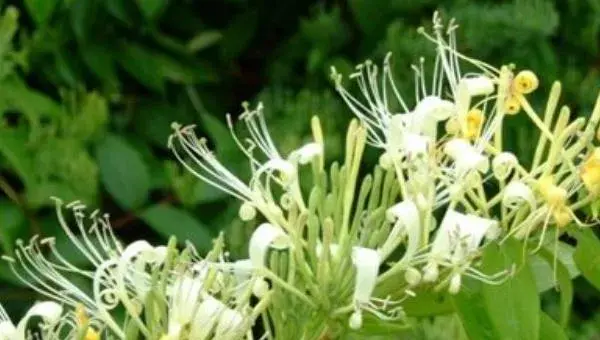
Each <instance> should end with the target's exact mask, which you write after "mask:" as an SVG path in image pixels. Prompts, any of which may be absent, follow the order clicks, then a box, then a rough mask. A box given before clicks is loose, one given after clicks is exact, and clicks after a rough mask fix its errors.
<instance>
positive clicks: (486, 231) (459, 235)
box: [430, 210, 498, 263]
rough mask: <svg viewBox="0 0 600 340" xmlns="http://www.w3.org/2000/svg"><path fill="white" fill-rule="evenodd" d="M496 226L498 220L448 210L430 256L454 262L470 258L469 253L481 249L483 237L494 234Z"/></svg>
mask: <svg viewBox="0 0 600 340" xmlns="http://www.w3.org/2000/svg"><path fill="white" fill-rule="evenodd" d="M496 228H498V222H497V221H496V220H492V219H487V218H482V217H479V216H475V215H470V214H468V215H467V214H462V213H459V212H456V211H454V210H448V211H447V212H446V215H445V216H444V219H443V220H442V223H441V225H440V228H439V230H438V231H437V234H436V237H435V240H434V241H433V244H432V246H431V252H430V256H431V257H432V258H435V259H441V260H448V261H451V262H452V263H456V262H461V261H463V260H468V259H469V255H471V254H472V253H473V252H476V251H477V250H478V249H479V245H480V244H481V241H482V240H483V238H484V237H485V236H486V235H490V234H493V232H494V229H496Z"/></svg>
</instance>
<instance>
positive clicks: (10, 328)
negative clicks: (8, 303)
mask: <svg viewBox="0 0 600 340" xmlns="http://www.w3.org/2000/svg"><path fill="white" fill-rule="evenodd" d="M14 339H18V336H17V329H16V328H15V326H14V325H13V324H12V322H10V321H2V322H0V340H14Z"/></svg>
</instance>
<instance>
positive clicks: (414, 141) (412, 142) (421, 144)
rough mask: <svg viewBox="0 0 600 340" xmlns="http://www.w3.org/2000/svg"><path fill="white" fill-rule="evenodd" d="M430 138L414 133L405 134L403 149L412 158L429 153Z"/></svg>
mask: <svg viewBox="0 0 600 340" xmlns="http://www.w3.org/2000/svg"><path fill="white" fill-rule="evenodd" d="M429 144H430V139H429V138H427V137H426V136H421V135H418V134H414V133H409V134H406V135H404V139H403V141H402V151H404V153H406V155H407V156H408V157H410V158H415V157H420V156H425V155H427V153H428V151H429Z"/></svg>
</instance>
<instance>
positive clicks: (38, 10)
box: [25, 0, 85, 26]
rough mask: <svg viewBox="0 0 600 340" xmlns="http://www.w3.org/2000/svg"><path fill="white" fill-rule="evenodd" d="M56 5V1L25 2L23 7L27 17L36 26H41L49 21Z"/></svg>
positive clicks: (33, 0)
mask: <svg viewBox="0 0 600 340" xmlns="http://www.w3.org/2000/svg"><path fill="white" fill-rule="evenodd" d="M82 2H85V1H82ZM57 3H58V0H25V7H26V8H27V12H29V15H31V17H32V18H33V21H35V23H36V24H37V25H38V26H43V25H45V24H46V23H47V22H48V20H49V19H50V16H51V15H52V12H53V11H54V7H56V4H57Z"/></svg>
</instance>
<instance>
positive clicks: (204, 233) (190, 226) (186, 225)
mask: <svg viewBox="0 0 600 340" xmlns="http://www.w3.org/2000/svg"><path fill="white" fill-rule="evenodd" d="M139 217H140V218H141V219H142V220H144V221H145V222H146V223H147V224H148V225H149V226H150V227H151V228H152V229H153V230H155V231H156V232H157V233H159V234H161V235H163V236H164V237H165V238H169V237H171V236H175V237H177V240H178V241H179V242H185V241H190V242H191V243H192V244H193V245H194V246H196V248H197V249H198V250H199V251H200V252H202V253H205V252H207V251H209V250H210V249H211V248H212V239H213V235H212V234H211V233H210V231H209V229H208V227H207V226H205V225H203V224H202V223H200V222H199V221H198V220H197V219H196V218H195V217H194V216H192V215H191V214H189V213H188V212H187V211H185V210H182V209H179V208H176V207H173V206H170V205H166V204H157V205H154V206H151V207H150V208H148V209H146V210H144V211H143V212H142V213H141V214H139Z"/></svg>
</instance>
